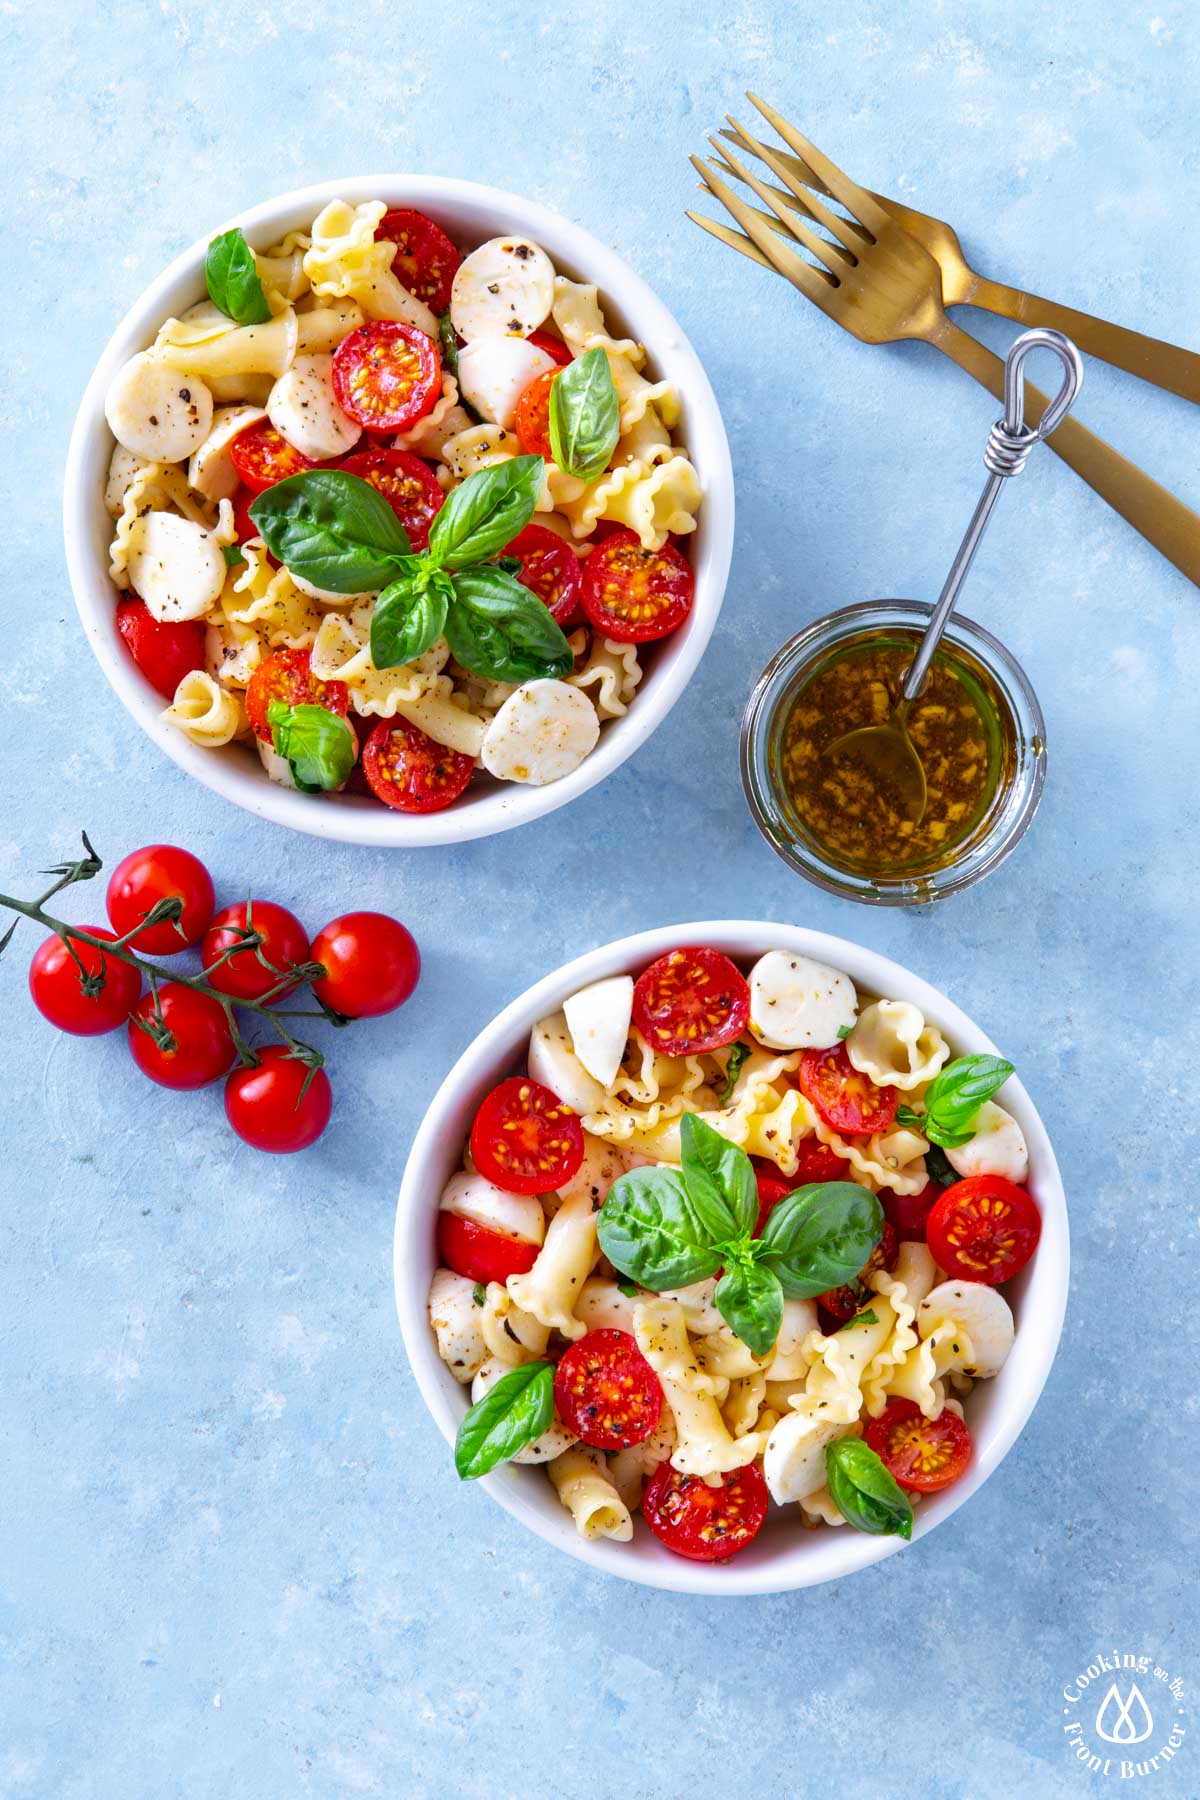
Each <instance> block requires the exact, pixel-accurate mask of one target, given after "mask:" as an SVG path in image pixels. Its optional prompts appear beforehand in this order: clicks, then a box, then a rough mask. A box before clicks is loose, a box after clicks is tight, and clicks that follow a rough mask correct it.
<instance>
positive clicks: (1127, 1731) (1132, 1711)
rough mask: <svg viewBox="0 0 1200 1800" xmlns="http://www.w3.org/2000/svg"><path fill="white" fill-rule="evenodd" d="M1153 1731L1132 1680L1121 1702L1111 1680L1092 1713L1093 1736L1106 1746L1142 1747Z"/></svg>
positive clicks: (1140, 1696)
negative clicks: (1098, 1704)
mask: <svg viewBox="0 0 1200 1800" xmlns="http://www.w3.org/2000/svg"><path fill="white" fill-rule="evenodd" d="M1153 1730H1154V1720H1153V1718H1152V1717H1151V1714H1150V1708H1149V1707H1148V1706H1147V1705H1146V1702H1145V1700H1144V1699H1143V1697H1142V1690H1141V1689H1140V1688H1139V1687H1138V1685H1137V1683H1136V1681H1135V1682H1134V1683H1133V1684H1132V1686H1131V1687H1130V1689H1129V1692H1128V1694H1126V1696H1125V1698H1124V1699H1122V1698H1121V1694H1120V1691H1119V1689H1118V1687H1117V1684H1116V1682H1115V1681H1114V1682H1113V1683H1112V1685H1111V1686H1110V1688H1109V1690H1108V1692H1107V1694H1105V1696H1104V1698H1103V1700H1102V1701H1101V1702H1100V1710H1099V1711H1098V1712H1097V1714H1096V1736H1097V1737H1101V1738H1103V1739H1104V1742H1105V1743H1106V1744H1144V1743H1145V1741H1146V1739H1147V1738H1148V1737H1149V1736H1150V1733H1151V1732H1152V1731H1153Z"/></svg>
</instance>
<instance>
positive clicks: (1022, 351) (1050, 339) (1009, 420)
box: [900, 329, 1083, 706]
mask: <svg viewBox="0 0 1200 1800" xmlns="http://www.w3.org/2000/svg"><path fill="white" fill-rule="evenodd" d="M1042 349H1045V350H1052V351H1053V352H1054V354H1055V355H1056V356H1057V357H1058V359H1059V361H1060V362H1061V363H1062V365H1063V382H1062V386H1061V387H1060V388H1059V390H1058V393H1057V394H1055V396H1054V398H1053V400H1051V402H1050V404H1049V406H1047V408H1046V410H1045V412H1044V413H1043V414H1042V416H1041V418H1040V419H1039V420H1038V423H1037V424H1036V425H1027V424H1026V423H1025V382H1024V380H1023V378H1022V374H1021V369H1022V366H1023V364H1024V362H1025V358H1026V357H1027V356H1029V355H1030V353H1031V352H1032V351H1034V350H1042ZM1082 382H1083V360H1082V358H1081V357H1080V354H1079V352H1078V350H1077V349H1076V348H1075V346H1074V344H1073V343H1072V342H1071V340H1070V338H1068V337H1064V336H1063V334H1062V332H1061V331H1051V330H1049V329H1045V330H1037V331H1026V332H1023V333H1022V334H1021V336H1020V337H1019V338H1017V340H1016V342H1015V343H1014V344H1013V346H1012V348H1011V349H1010V351H1009V353H1008V356H1007V357H1006V359H1005V363H1004V417H1003V418H1002V419H997V420H996V423H995V424H994V425H993V426H992V429H991V432H990V433H989V435H988V441H987V449H986V450H985V451H984V453H983V461H984V466H985V467H986V469H987V471H988V478H987V481H986V483H985V484H984V489H983V492H982V494H980V496H979V500H978V502H977V504H976V507H975V511H974V512H973V513H972V515H971V523H970V524H969V525H968V526H967V529H966V533H965V535H964V537H963V541H962V543H961V544H960V545H959V546H958V551H957V554H956V555H955V558H954V561H953V562H952V563H951V565H950V573H949V574H948V575H947V577H946V580H945V583H944V584H943V587H942V591H941V593H940V594H939V595H938V600H937V605H936V606H935V607H934V609H933V612H932V613H931V614H930V618H929V624H928V625H927V626H926V628H925V635H924V637H923V638H922V639H921V643H920V646H919V648H918V650H917V654H916V655H915V656H914V657H913V660H912V667H911V668H910V669H909V671H908V674H907V675H906V676H905V677H904V683H903V686H902V687H901V689H900V698H901V703H902V704H903V705H905V706H907V705H909V704H910V703H911V702H912V701H913V700H915V699H916V697H917V695H918V694H919V693H920V691H921V689H922V687H923V686H924V683H925V677H926V675H928V673H929V665H930V663H931V662H932V661H933V656H934V651H935V650H936V649H937V647H938V644H939V643H940V642H941V638H942V633H943V632H944V631H945V629H946V626H947V624H948V623H949V619H950V614H951V613H952V612H953V611H954V604H955V602H956V600H957V599H958V596H959V593H960V591H961V589H962V585H963V582H964V581H965V580H966V579H967V576H968V574H969V573H970V569H971V564H972V563H973V562H974V560H975V552H976V551H977V550H978V548H979V545H980V543H981V541H982V539H983V534H984V532H985V531H986V530H987V526H988V521H989V519H990V518H991V516H992V509H993V507H994V506H995V504H996V501H997V500H998V499H999V497H1000V489H1001V488H1002V487H1003V485H1004V482H1005V480H1006V479H1007V478H1008V477H1009V476H1010V475H1019V474H1020V472H1021V470H1022V469H1023V468H1024V466H1025V459H1026V458H1027V457H1028V455H1029V452H1030V451H1031V450H1032V449H1033V446H1034V445H1035V444H1039V443H1041V442H1042V440H1043V439H1044V438H1047V437H1049V436H1050V433H1051V432H1052V431H1053V430H1054V429H1055V427H1056V426H1057V425H1059V424H1061V422H1062V420H1063V418H1064V417H1065V416H1066V413H1067V412H1068V410H1069V409H1070V407H1071V406H1072V405H1073V404H1074V402H1075V396H1076V395H1077V394H1078V392H1079V389H1080V386H1081V384H1082Z"/></svg>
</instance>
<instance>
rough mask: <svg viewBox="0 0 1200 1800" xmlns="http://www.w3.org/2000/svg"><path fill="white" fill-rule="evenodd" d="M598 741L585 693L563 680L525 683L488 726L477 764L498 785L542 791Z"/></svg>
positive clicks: (568, 771)
mask: <svg viewBox="0 0 1200 1800" xmlns="http://www.w3.org/2000/svg"><path fill="white" fill-rule="evenodd" d="M599 736H600V720H599V719H598V718H597V716H596V709H595V707H594V706H593V705H592V703H591V701H590V700H589V699H588V697H587V695H586V694H581V693H580V691H579V689H578V688H574V687H570V686H569V685H568V684H567V683H566V682H565V681H554V680H548V681H526V682H523V683H522V685H521V686H520V687H519V688H517V690H516V692H515V693H512V694H510V695H509V697H508V699H507V700H506V701H505V702H504V705H503V706H502V707H501V708H500V711H499V712H498V713H497V714H496V716H495V718H494V719H493V720H492V722H491V724H490V725H489V726H488V728H487V731H486V733H485V735H484V739H483V746H482V749H481V751H480V760H481V762H482V763H483V766H484V768H485V769H486V770H487V771H488V773H489V774H490V775H494V776H495V777H496V778H497V780H499V781H524V782H527V783H528V784H529V785H530V786H531V787H544V786H546V784H547V783H548V782H551V781H561V780H562V778H563V776H564V775H570V774H571V773H572V771H573V770H575V769H577V768H578V767H579V765H580V763H581V762H582V761H583V759H584V757H585V756H587V755H589V754H590V752H591V751H593V750H594V749H595V748H596V740H597V739H598V738H599Z"/></svg>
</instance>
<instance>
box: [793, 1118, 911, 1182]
mask: <svg viewBox="0 0 1200 1800" xmlns="http://www.w3.org/2000/svg"><path fill="white" fill-rule="evenodd" d="M814 1119H815V1125H814V1130H815V1131H816V1134H817V1136H818V1137H819V1138H820V1140H821V1142H822V1143H823V1144H827V1145H828V1146H829V1148H830V1149H831V1150H832V1151H833V1152H834V1153H835V1155H837V1156H841V1157H844V1159H845V1160H846V1162H847V1163H848V1164H849V1165H850V1173H851V1178H852V1179H853V1180H854V1181H858V1182H861V1184H862V1186H863V1187H868V1188H870V1190H871V1192H872V1193H873V1194H877V1193H878V1192H879V1190H880V1188H890V1189H891V1190H892V1191H893V1192H894V1193H897V1194H919V1193H920V1191H921V1189H922V1188H923V1187H924V1186H925V1183H926V1181H927V1180H928V1179H929V1177H928V1175H927V1174H926V1171H925V1152H926V1151H927V1150H928V1148H929V1143H928V1141H927V1139H925V1138H923V1137H922V1136H921V1133H920V1132H919V1131H910V1130H909V1129H908V1128H907V1127H906V1126H897V1127H896V1128H895V1129H894V1130H892V1131H884V1132H880V1131H877V1132H875V1133H874V1135H873V1136H872V1137H870V1138H868V1139H867V1148H866V1150H865V1151H864V1150H862V1149H860V1148H859V1146H858V1145H857V1144H852V1143H851V1142H850V1141H849V1139H847V1138H844V1137H842V1135H841V1134H840V1132H837V1131H834V1129H833V1127H832V1126H830V1125H826V1123H825V1121H824V1119H821V1118H819V1117H816V1115H814Z"/></svg>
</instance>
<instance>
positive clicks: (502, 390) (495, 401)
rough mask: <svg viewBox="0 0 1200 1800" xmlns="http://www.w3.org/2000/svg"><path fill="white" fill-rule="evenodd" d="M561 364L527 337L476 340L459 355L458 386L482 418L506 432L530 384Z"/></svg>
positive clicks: (465, 398)
mask: <svg viewBox="0 0 1200 1800" xmlns="http://www.w3.org/2000/svg"><path fill="white" fill-rule="evenodd" d="M557 367H558V364H557V363H556V362H555V360H554V358H553V357H552V356H548V355H547V354H546V352H545V351H544V350H539V349H538V347H537V345H536V344H531V343H529V342H527V340H526V339H525V338H520V337H514V338H504V337H484V338H476V340H475V342H474V343H473V344H467V345H466V346H465V347H464V348H463V349H462V350H460V351H459V353H458V385H459V387H460V388H461V390H462V395H463V399H464V400H467V401H469V402H470V404H471V405H472V406H473V407H474V408H475V411H476V412H477V413H478V414H479V415H480V417H481V418H484V419H487V420H489V421H490V422H491V423H493V424H495V425H503V427H504V429H505V430H506V431H507V430H509V429H510V427H511V426H512V423H513V420H514V419H515V418H516V416H517V401H518V400H519V399H520V398H521V395H522V394H523V393H524V392H525V389H526V388H527V387H528V386H529V384H530V382H531V381H536V380H537V378H538V376H539V375H545V374H547V373H548V372H549V371H550V370H551V369H556V368H557Z"/></svg>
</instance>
